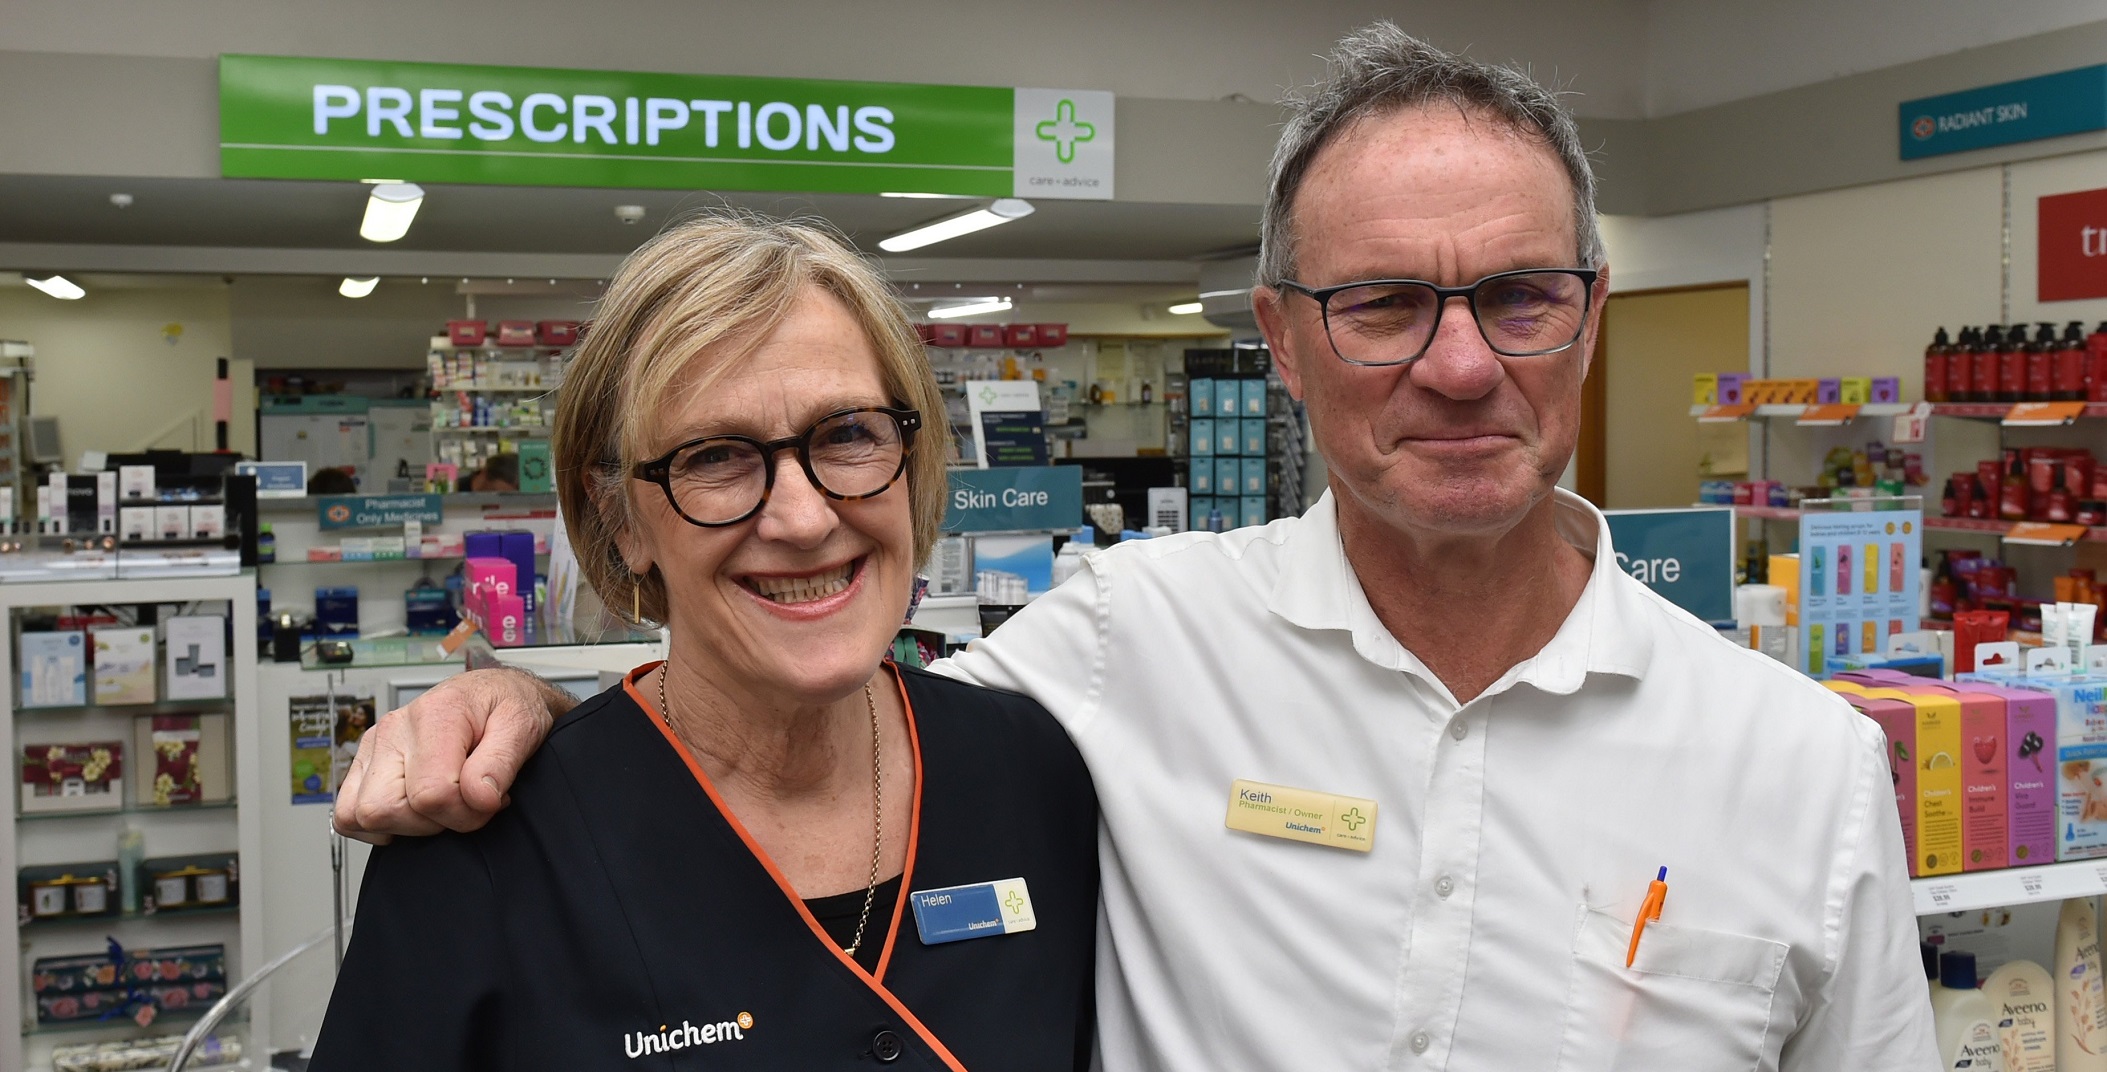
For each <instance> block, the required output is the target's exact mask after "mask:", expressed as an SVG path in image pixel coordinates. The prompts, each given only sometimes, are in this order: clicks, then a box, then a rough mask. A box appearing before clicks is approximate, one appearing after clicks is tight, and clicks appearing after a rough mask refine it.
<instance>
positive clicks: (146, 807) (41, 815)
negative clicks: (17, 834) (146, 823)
mask: <svg viewBox="0 0 2107 1072" xmlns="http://www.w3.org/2000/svg"><path fill="white" fill-rule="evenodd" d="M28 747H35V746H34V745H30V746H28ZM235 805H236V802H235V801H232V800H224V801H218V802H215V803H211V804H170V805H167V806H165V807H164V806H162V805H159V804H126V805H125V806H124V807H122V808H99V809H97V810H94V811H32V812H24V813H23V814H20V815H17V816H15V821H16V822H18V823H30V822H38V823H40V822H45V821H47V820H52V819H94V818H99V817H106V816H111V815H173V814H176V813H179V812H181V813H188V812H199V811H233V810H234V808H235Z"/></svg>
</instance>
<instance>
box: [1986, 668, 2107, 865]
mask: <svg viewBox="0 0 2107 1072" xmlns="http://www.w3.org/2000/svg"><path fill="white" fill-rule="evenodd" d="M1962 680H1964V681H1981V682H1984V683H1986V684H1991V685H2000V686H2003V687H2005V688H2011V689H2022V690H2026V691H2030V692H2040V693H2045V694H2047V695H2048V696H2050V697H2051V698H2052V699H2053V700H2054V701H2055V704H2056V736H2055V738H2054V742H2055V743H2054V747H2055V749H2056V764H2055V766H2056V772H2057V780H2056V789H2057V802H2058V803H2057V819H2058V823H2057V826H2058V827H2059V832H2060V834H2061V837H2060V840H2059V842H2058V845H2057V848H2056V858H2057V859H2059V860H2081V859H2091V858H2095V857H2102V856H2107V677H2097V676H2091V675H2083V674H2079V675H2070V676H2041V675H2034V676H2028V675H2025V674H2020V673H2014V672H2009V671H1995V670H1980V671H1978V672H1976V673H1975V674H1972V675H1967V676H1965V677H1964V678H1963V679H1962Z"/></svg>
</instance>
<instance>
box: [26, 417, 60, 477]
mask: <svg viewBox="0 0 2107 1072" xmlns="http://www.w3.org/2000/svg"><path fill="white" fill-rule="evenodd" d="M29 460H30V461H31V462H33V463H35V464H37V465H60V464H63V463H64V462H65V460H66V452H65V451H64V450H63V449H61V448H60V446H59V419H58V418H57V417H31V418H30V419H29Z"/></svg>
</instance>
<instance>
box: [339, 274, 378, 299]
mask: <svg viewBox="0 0 2107 1072" xmlns="http://www.w3.org/2000/svg"><path fill="white" fill-rule="evenodd" d="M379 285H380V277H379V276H377V275H376V276H369V277H367V278H365V279H353V278H351V277H350V276H348V275H347V276H345V277H344V281H343V282H341V283H338V284H337V293H339V294H342V295H343V296H345V297H347V298H363V297H365V296H366V295H368V294H371V293H373V288H374V287H377V286H379Z"/></svg>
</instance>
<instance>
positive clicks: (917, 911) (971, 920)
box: [907, 878, 1039, 945]
mask: <svg viewBox="0 0 2107 1072" xmlns="http://www.w3.org/2000/svg"><path fill="white" fill-rule="evenodd" d="M907 903H908V906H909V907H910V908H912V909H913V910H914V923H915V930H916V931H917V932H919V933H920V935H921V937H922V944H923V945H941V944H942V943H944V942H957V941H963V940H965V939H967V938H992V937H994V936H996V935H998V934H1016V933H1019V932H1021V931H1029V930H1036V929H1038V926H1039V916H1038V913H1036V912H1034V911H1033V910H1032V896H1031V891H1030V890H1029V889H1027V888H1026V886H1025V882H1024V880H1023V879H1021V878H1007V879H1003V880H1001V881H999V882H976V883H973V884H971V885H967V886H946V887H944V888H943V889H940V890H916V891H915V892H913V893H910V894H908V895H907Z"/></svg>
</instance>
